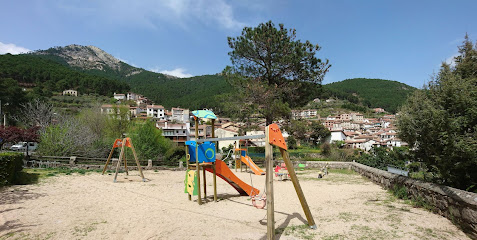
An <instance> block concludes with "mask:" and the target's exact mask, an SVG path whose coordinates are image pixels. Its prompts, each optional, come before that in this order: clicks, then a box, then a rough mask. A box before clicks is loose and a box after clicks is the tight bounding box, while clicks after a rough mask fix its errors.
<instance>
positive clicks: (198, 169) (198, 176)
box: [195, 144, 202, 205]
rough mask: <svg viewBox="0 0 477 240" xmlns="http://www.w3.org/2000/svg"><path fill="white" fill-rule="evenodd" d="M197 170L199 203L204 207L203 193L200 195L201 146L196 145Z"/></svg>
mask: <svg viewBox="0 0 477 240" xmlns="http://www.w3.org/2000/svg"><path fill="white" fill-rule="evenodd" d="M195 164H196V165H195V166H196V167H195V170H196V171H197V173H196V176H197V185H196V186H197V187H198V191H197V203H198V204H199V205H202V197H201V193H200V165H199V144H196V145H195Z"/></svg>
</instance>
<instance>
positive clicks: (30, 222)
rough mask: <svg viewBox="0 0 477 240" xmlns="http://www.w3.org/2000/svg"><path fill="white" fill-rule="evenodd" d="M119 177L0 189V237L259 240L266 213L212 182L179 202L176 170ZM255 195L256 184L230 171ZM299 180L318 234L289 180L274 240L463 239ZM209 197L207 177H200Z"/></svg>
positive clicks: (337, 178) (332, 183)
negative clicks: (201, 194) (204, 198)
mask: <svg viewBox="0 0 477 240" xmlns="http://www.w3.org/2000/svg"><path fill="white" fill-rule="evenodd" d="M144 174H145V176H146V178H148V179H150V181H148V182H141V181H140V178H139V176H137V175H138V174H137V172H132V173H131V176H129V177H127V179H126V178H125V177H126V176H125V175H124V174H121V175H120V176H119V177H118V180H119V181H118V183H113V181H112V180H113V176H111V175H105V176H102V175H100V174H98V173H88V174H86V175H72V176H65V175H63V176H56V177H51V178H48V179H46V180H45V181H43V182H41V183H40V184H37V185H30V186H13V187H8V188H4V189H2V190H1V191H0V239H264V238H265V237H266V231H267V228H266V210H264V209H261V210H259V209H255V208H254V207H253V206H252V205H251V201H250V200H249V199H248V197H241V196H239V195H238V193H237V192H236V191H235V189H233V188H232V187H230V186H229V185H228V184H227V183H225V182H224V181H222V180H221V179H219V178H218V179H217V183H218V194H219V199H220V201H219V202H217V203H214V202H209V203H206V204H204V205H202V206H199V205H198V204H197V203H196V198H193V200H194V201H193V202H190V201H189V200H188V199H187V195H186V194H185V193H184V187H183V181H184V176H185V172H183V171H158V172H153V171H145V173H144ZM237 175H238V176H239V177H240V178H241V179H243V180H244V181H245V182H247V183H250V180H251V179H252V180H253V185H254V186H255V187H256V188H259V189H260V190H263V189H264V188H263V186H264V183H265V177H264V176H255V175H252V176H251V175H250V174H248V173H240V172H239V173H237ZM315 175H316V174H315V172H313V171H307V172H302V173H300V175H299V178H300V183H301V185H302V188H303V191H304V192H305V196H306V198H307V200H308V203H309V204H310V208H311V212H312V214H313V216H314V218H315V222H316V223H317V227H318V229H317V230H309V229H308V228H307V227H306V225H305V224H306V220H305V216H304V214H303V211H302V209H301V206H300V204H299V201H298V198H297V197H296V194H295V192H294V188H293V185H292V183H291V182H289V181H288V182H281V181H275V182H274V190H275V211H276V212H275V220H276V224H275V226H276V228H277V233H279V234H278V235H277V236H278V237H279V238H280V239H468V238H467V237H466V236H465V234H463V233H462V232H461V231H460V230H459V229H458V228H457V227H456V226H454V225H453V224H452V223H451V222H450V221H449V220H447V219H446V218H444V217H441V216H439V215H436V214H433V213H430V212H428V211H426V210H423V209H417V208H412V207H411V206H410V205H408V204H405V203H404V202H403V201H401V200H396V199H395V198H393V197H392V196H391V195H390V194H389V193H387V192H386V191H385V190H383V189H382V188H381V187H380V186H378V185H375V184H373V183H371V182H370V181H368V180H366V179H364V178H363V177H361V176H359V175H357V174H346V173H331V174H330V175H328V176H326V177H325V178H323V179H316V178H315V177H316V176H315ZM207 184H208V188H207V189H208V193H209V199H212V192H213V188H212V174H207Z"/></svg>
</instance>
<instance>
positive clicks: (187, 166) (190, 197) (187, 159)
mask: <svg viewBox="0 0 477 240" xmlns="http://www.w3.org/2000/svg"><path fill="white" fill-rule="evenodd" d="M185 148H186V149H185V152H186V169H187V170H189V160H190V159H189V158H188V156H189V147H187V145H186V146H185ZM186 172H187V171H186ZM186 184H187V183H186ZM187 198H188V199H189V201H192V196H191V195H190V194H189V192H187Z"/></svg>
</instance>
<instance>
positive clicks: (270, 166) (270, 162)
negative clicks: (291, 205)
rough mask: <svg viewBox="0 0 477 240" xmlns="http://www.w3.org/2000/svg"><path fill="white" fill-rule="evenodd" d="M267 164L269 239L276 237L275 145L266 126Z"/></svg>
mask: <svg viewBox="0 0 477 240" xmlns="http://www.w3.org/2000/svg"><path fill="white" fill-rule="evenodd" d="M265 166H266V169H267V171H266V188H267V239H269V240H274V239H275V215H274V214H275V213H274V211H275V207H274V205H273V204H274V203H273V147H272V145H270V141H269V129H268V127H266V128H265Z"/></svg>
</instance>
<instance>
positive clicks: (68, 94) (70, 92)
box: [63, 89, 78, 97]
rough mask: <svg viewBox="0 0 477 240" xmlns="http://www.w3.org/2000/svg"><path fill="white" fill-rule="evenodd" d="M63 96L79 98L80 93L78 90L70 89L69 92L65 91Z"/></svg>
mask: <svg viewBox="0 0 477 240" xmlns="http://www.w3.org/2000/svg"><path fill="white" fill-rule="evenodd" d="M63 96H75V97H77V96H78V91H76V90H71V89H69V90H64V91H63Z"/></svg>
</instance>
